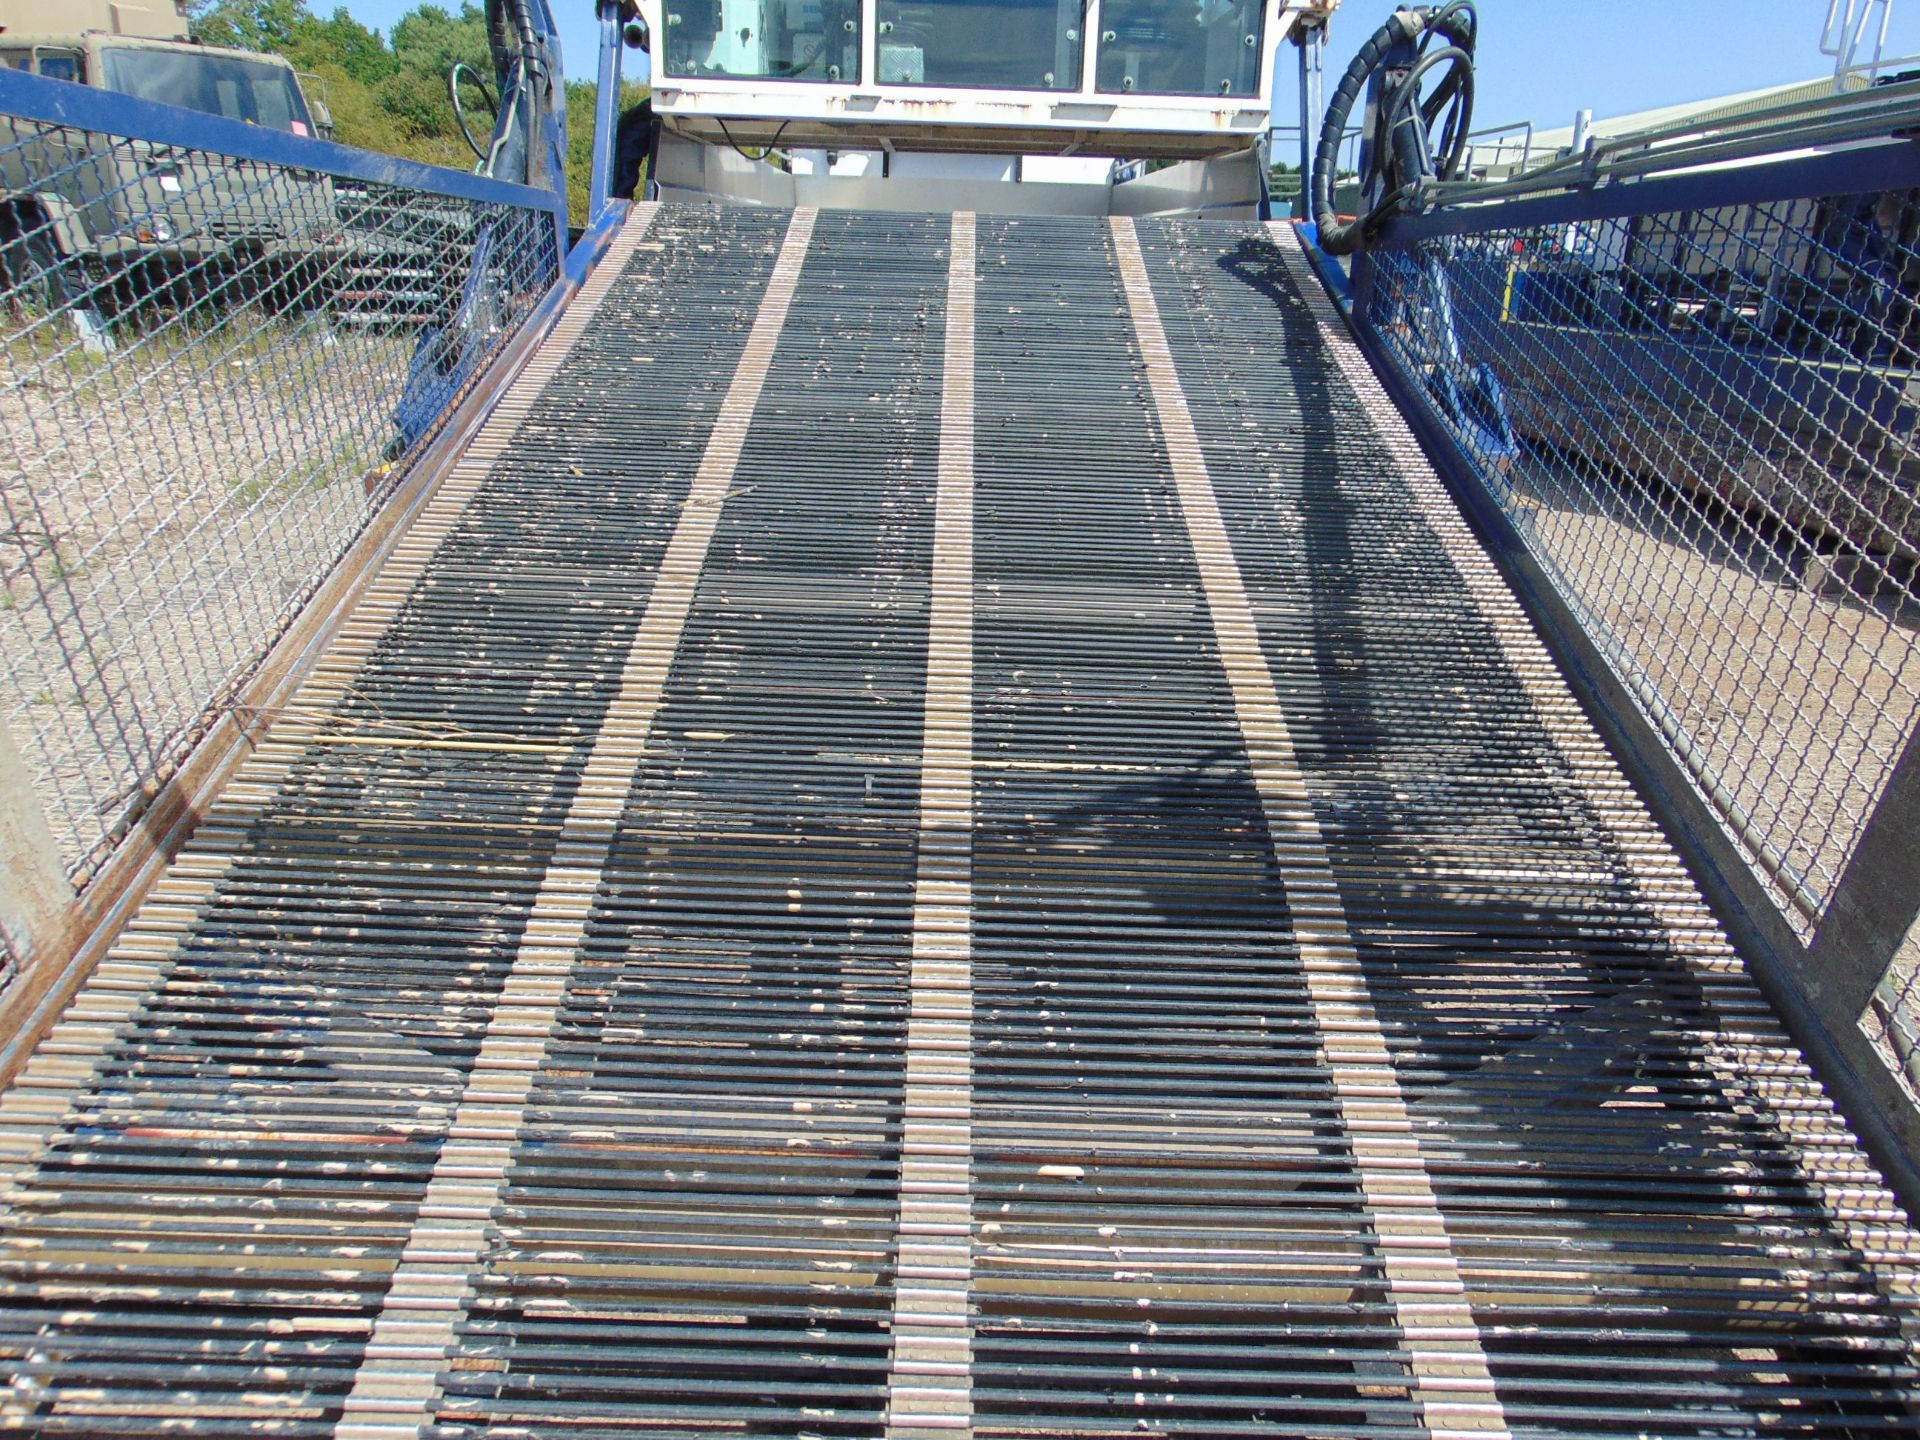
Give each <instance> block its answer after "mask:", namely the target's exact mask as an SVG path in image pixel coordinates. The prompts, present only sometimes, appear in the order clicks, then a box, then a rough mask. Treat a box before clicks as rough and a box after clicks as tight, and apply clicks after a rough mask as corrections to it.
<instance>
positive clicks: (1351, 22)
mask: <svg viewBox="0 0 1920 1440" xmlns="http://www.w3.org/2000/svg"><path fill="white" fill-rule="evenodd" d="M310 3H311V5H312V8H313V9H314V10H316V11H319V12H321V13H326V12H327V11H329V10H331V9H332V8H333V4H334V3H344V4H345V6H346V8H347V10H349V11H350V12H351V13H352V14H353V15H355V16H357V17H358V18H359V19H360V20H361V21H362V23H364V24H368V25H374V26H378V27H379V28H381V29H382V30H384V29H386V28H387V27H388V26H390V25H391V24H392V23H393V22H394V20H395V19H396V18H397V17H399V16H401V15H403V14H405V13H406V12H407V11H408V10H410V9H412V8H413V5H414V3H415V0H310ZM440 3H441V4H443V5H446V6H447V7H448V8H450V9H451V8H454V7H455V6H457V5H458V3H459V0H440ZM552 3H553V8H554V12H555V14H556V15H558V16H559V17H560V27H561V43H562V48H563V50H564V52H565V55H566V62H567V73H568V74H569V75H571V76H573V77H574V78H576V79H585V78H590V77H591V76H592V74H593V71H594V66H595V60H596V53H597V52H596V47H597V45H598V44H599V39H598V32H597V30H596V28H595V25H594V21H593V4H592V0H552ZM1392 8H1393V5H1392V0H1346V4H1345V5H1344V6H1343V7H1342V8H1341V11H1340V13H1339V14H1338V15H1337V16H1335V17H1334V24H1333V38H1332V44H1331V48H1330V50H1329V52H1328V64H1329V68H1330V69H1331V70H1333V71H1335V72H1336V73H1337V72H1338V71H1339V70H1341V69H1344V68H1345V67H1346V63H1347V61H1348V60H1349V59H1351V58H1352V55H1353V52H1354V51H1355V50H1356V49H1358V48H1359V46H1360V44H1361V42H1362V41H1363V40H1364V39H1365V38H1366V34H1367V33H1368V32H1370V31H1371V30H1372V28H1373V27H1374V26H1375V25H1376V24H1378V23H1379V22H1380V21H1381V20H1382V19H1384V18H1385V17H1386V16H1387V14H1388V13H1389V12H1390V11H1391V10H1392ZM1826 13H1827V6H1826V0H1481V3H1480V15H1481V27H1482V31H1483V39H1482V41H1481V47H1480V97H1479V104H1478V106H1477V109H1476V115H1477V117H1478V121H1479V123H1482V124H1489V125H1492V124H1504V123H1506V122H1509V121H1520V120H1528V119H1531V120H1533V121H1535V122H1536V123H1537V124H1539V125H1541V126H1543V127H1548V128H1551V127H1553V126H1558V125H1566V124H1571V123H1572V120H1573V112H1574V111H1575V110H1578V109H1580V108H1582V107H1588V108H1591V109H1592V110H1593V111H1594V113H1595V114H1596V115H1599V116H1601V117H1603V118H1604V117H1606V116H1608V115H1619V114H1625V113H1627V112H1630V111H1634V110H1646V109H1651V108H1652V107H1654V106H1657V105H1672V104H1677V103H1679V102H1681V101H1683V100H1700V99H1704V98H1706V97H1708V96H1711V95H1724V94H1727V93H1729V92H1731V91H1735V90H1751V89H1754V88H1757V87H1758V86H1762V85H1771V84H1774V83H1777V82H1782V81H1788V80H1805V79H1810V78H1812V77H1813V76H1816V75H1820V74H1823V73H1826V72H1827V71H1829V70H1830V69H1831V66H1832V63H1833V62H1832V61H1830V60H1827V59H1825V58H1824V57H1822V56H1821V55H1820V53H1819V49H1818V42H1819V31H1820V24H1821V22H1822V21H1823V20H1824V19H1825V18H1826ZM1889 48H1890V49H1891V50H1892V51H1893V53H1895V54H1900V55H1911V54H1916V53H1920V0H1896V3H1895V5H1894V20H1893V34H1892V37H1891V40H1890V45H1889ZM1290 56H1291V52H1288V53H1287V54H1283V56H1282V61H1283V65H1284V64H1285V63H1286V62H1288V61H1289V60H1290ZM629 58H630V59H637V58H638V57H634V56H632V55H631V52H629ZM631 73H632V71H631V69H630V70H629V74H631ZM1298 103H1299V102H1298V101H1297V100H1296V99H1295V98H1294V86H1293V78H1292V75H1291V73H1290V72H1289V73H1285V74H1283V75H1282V77H1281V82H1280V93H1279V97H1278V103H1277V104H1276V106H1275V110H1276V112H1277V114H1278V115H1279V117H1280V118H1282V119H1283V120H1285V121H1290V120H1291V119H1292V118H1293V116H1294V115H1295V113H1296V108H1297V106H1298Z"/></svg>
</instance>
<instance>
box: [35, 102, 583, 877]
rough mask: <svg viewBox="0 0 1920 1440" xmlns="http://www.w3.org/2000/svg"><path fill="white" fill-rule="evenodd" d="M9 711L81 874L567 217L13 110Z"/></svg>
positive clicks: (131, 816) (421, 435)
mask: <svg viewBox="0 0 1920 1440" xmlns="http://www.w3.org/2000/svg"><path fill="white" fill-rule="evenodd" d="M0 181H3V182H4V185H5V193H6V195H7V196H8V197H10V198H8V199H7V200H6V201H5V203H4V204H0V262H3V263H0V330H3V333H4V344H0V432H3V433H4V440H5V449H4V451H0V499H3V501H4V506H5V510H4V525H5V529H4V531H3V532H0V579H3V582H4V590H3V591H0V607H4V610H3V611H0V706H3V707H4V713H5V715H6V718H7V720H8V721H9V722H10V723H11V724H12V725H13V727H14V735H15V737H16V739H17V741H18V743H19V746H20V749H21V751H22V754H23V756H24V757H25V759H26V762H27V764H28V766H29V767H30V769H32V770H33V771H34V773H35V774H36V777H37V781H38V785H39V791H40V795H41V797H42V800H43V803H44V805H45V808H46V811H47V815H48V818H49V821H50V822H51V824H52V826H53V829H54V832H55V835H56V837H57V838H58V839H59V841H60V842H61V844H62V846H63V849H64V853H65V858H66V860H67V863H68V866H69V868H70V871H71V873H72V874H73V875H74V877H75V878H76V880H78V881H81V882H84V881H85V880H86V878H87V877H88V876H89V875H90V874H91V873H92V872H93V871H94V870H95V869H96V868H97V867H98V865H99V864H100V863H101V861H102V860H103V859H104V858H105V857H106V856H107V855H109V854H110V853H111V852H112V849H113V847H114V845H115V844H116V843H117V841H118V840H119V838H120V837H121V836H122V835H123V834H124V833H125V832H126V830H127V828H128V826H129V825H130V824H132V823H133V822H134V820H135V819H136V818H137V817H138V815H139V813H140V811H141V809H142V807H143V805H144V804H145V803H146V802H147V800H148V799H150V798H151V797H152V796H153V795H154V794H155V793H156V792H157V790H158V788H159V786H160V785H161V784H162V783H163V782H164V780H165V779H166V777H167V776H168V775H169V773H171V771H172V770H173V768H174V767H176V766H177V765H178V763H179V762H180V760H181V759H182V758H183V757H184V755H185V754H186V753H187V751H188V750H189V749H190V748H191V746H192V745H193V743H194V742H195V740H196V739H197V738H198V737H199V736H200V735H201V734H202V733H204V731H205V729H206V727H207V726H208V725H209V724H210V723H211V721H212V720H213V719H214V718H216V717H217V716H218V715H219V714H220V713H221V708H222V707H223V706H224V705H226V704H227V703H229V701H230V699H231V697H232V695H233V692H234V691H235V689H236V687H237V686H238V685H239V684H240V682H242V681H243V680H244V679H245V678H246V676H247V675H248V674H249V672H250V671H251V669H252V668H253V667H254V666H255V665H256V664H257V663H258V661H259V660H260V659H261V658H262V657H263V656H264V654H265V653H266V651H267V650H268V648H269V647H270V646H271V644H272V643H273V641H274V640H275V639H276V638H277V637H278V635H279V634H280V633H281V632H282V631H283V629H284V628H285V626H286V625H287V623H288V622H289V621H290V620H291V619H292V617H293V616H294V615H295V614H296V613H297V612H298V610H299V608H300V606H301V605H302V603H303V602H304V601H305V600H306V598H307V597H308V596H309V595H310V594H311V593H312V592H313V590H314V589H315V587H316V586H317V585H318V584H319V582H320V581H321V580H322V579H323V578H324V576H325V575H326V573H327V571H328V570H329V568H330V567H331V566H332V565H333V563H334V562H335V561H336V560H337V559H338V558H339V556H340V555H341V554H342V553H343V551H344V550H345V548H346V547H347V546H348V544H350V543H351V541H352V540H353V538H354V537H355V535H356V534H357V533H358V532H359V531H360V529H361V528H362V526H363V525H364V524H365V523H366V521H367V519H368V518H369V517H370V516H371V515H372V513H373V512H374V511H375V509H376V508H377V507H378V506H379V505H380V504H381V502H382V501H383V499H384V498H385V497H386V495H387V494H388V493H389V492H390V491H391V489H392V488H393V486H394V484H395V483H396V481H397V479H398V477H399V476H400V475H401V474H402V473H403V472H404V471H405V469H406V467H407V464H408V463H409V461H410V460H411V459H412V458H413V457H415V456H416V455H417V454H418V453H419V452H420V451H421V449H422V447H423V446H424V445H425V443H426V442H427V440H428V439H429V438H431V436H432V434H433V433H434V432H435V429H436V427H437V425H438V424H439V422H440V420H441V419H442V417H444V415H445V414H446V413H447V411H448V409H449V408H450V406H451V405H452V404H453V403H454V402H455V401H456V400H457V399H459V398H460V397H461V396H462V395H463V394H464V393H465V392H466V390H467V389H468V388H470V387H471V385H472V384H473V383H474V381H475V379H476V377H477V376H478V374H479V373H480V372H481V370H482V369H483V368H484V366H485V364H486V362H487V361H488V360H489V359H490V358H491V357H492V356H493V355H494V354H495V353H497V351H498V350H499V349H500V347H501V346H502V345H504V343H505V342H506V340H507V339H508V338H509V337H510V336H511V335H512V333H513V331H514V330H515V328H516V327H517V325H518V324H519V322H520V320H521V319H522V318H523V317H524V316H525V315H526V313H527V312H528V311H529V309H530V308H531V307H532V305H533V304H534V303H535V302H536V301H537V300H538V299H539V297H540V296H541V295H542V294H543V293H544V292H545V291H546V289H547V288H548V287H549V285H550V284H551V283H552V282H553V280H554V278H555V277H556V275H557V273H558V251H557V241H556V233H555V229H554V221H553V214H552V212H551V211H550V210H545V209H539V208H534V207H527V206H521V205H517V204H504V203H492V202H489V201H483V200H475V199H470V198H459V197H456V196H454V195H451V194H436V193H431V192H429V191H426V190H420V189H413V188H409V187H405V186H400V185H387V184H373V183H366V182H364V181H357V180H349V179H344V178H336V177H335V176H333V175H330V174H328V173H325V172H324V171H320V170H313V169H302V168H294V167H292V166H290V165H283V164H269V163H264V162H262V161H258V160H253V159H242V158H237V157H235V156H232V155H227V154H222V153H216V152H213V151H205V150H192V149H186V148H182V147H180V146H178V145H163V144H158V143H153V142H150V141H147V140H143V139H135V138H127V137H125V136H120V135H111V134H106V133H101V132H98V131H90V130H81V129H76V128H72V127H68V126H63V125H53V124H47V123H41V122H38V121H31V120H26V119H21V118H18V117H14V116H8V115H4V114H0Z"/></svg>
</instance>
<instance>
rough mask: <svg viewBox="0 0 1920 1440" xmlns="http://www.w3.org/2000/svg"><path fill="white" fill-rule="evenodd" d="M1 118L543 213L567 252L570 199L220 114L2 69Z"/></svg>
mask: <svg viewBox="0 0 1920 1440" xmlns="http://www.w3.org/2000/svg"><path fill="white" fill-rule="evenodd" d="M0 114H7V115H14V116H18V117H19V118H20V119H23V120H31V121H37V122H40V123H43V124H48V125H67V126H71V127H73V128H74V129H78V130H93V131H98V132H100V133H103V134H108V135H119V136H123V137H125V138H128V139H135V140H143V141H147V142H150V143H152V144H155V145H177V146H180V147H181V148H182V149H189V150H208V151H214V152H217V153H219V154H222V155H230V156H232V157H234V158H235V159H239V160H256V161H259V162H261V163H263V164H267V165H281V166H286V167H289V168H292V169H298V170H317V171H321V172H324V173H325V174H328V175H335V176H340V177H342V178H345V179H349V180H360V181H365V182H366V183H368V184H373V185H392V186H398V187H402V188H405V189H409V190H420V191H425V192H427V193H428V194H433V195H446V196H450V197H453V198H455V199H460V200H474V201H480V202H483V203H487V204H494V205H512V206H516V207H519V208H521V209H527V210H543V211H546V212H547V213H548V214H550V215H552V216H553V223H554V233H555V236H556V245H557V253H559V254H561V255H565V254H566V253H567V200H566V194H565V192H564V191H552V190H541V189H537V188H535V187H533V186H530V185H516V184H513V183H511V182H510V181H505V180H494V179H491V178H489V177H487V176H484V175H470V174H467V173H466V172H465V171H462V170H452V169H448V168H446V167H444V166H440V165H423V164H421V163H420V162H419V161H417V160H403V159H401V158H399V157H398V156H394V155H376V154H374V153H373V152H372V151H370V150H356V149H354V148H353V147H352V146H350V145H338V144H335V143H334V142H333V141H331V140H321V139H318V138H317V137H315V136H311V135H291V134H288V133H287V132H285V131H282V130H273V129H269V128H267V127H266V126H263V125H249V124H247V123H246V122H245V121H241V120H229V119H227V118H226V117H225V116H222V115H203V114H202V113H200V112H199V111H198V110H186V109H182V108H181V107H179V106H177V105H162V104H159V103H157V102H155V101H152V100H139V99H135V98H134V97H133V96H130V95H116V94H114V93H112V92H111V91H107V90H96V89H94V88H93V87H92V86H89V85H76V84H74V83H72V82H71V81H67V80H47V79H43V78H42V77H40V76H38V75H27V74H23V73H21V72H20V71H18V70H8V69H4V68H0Z"/></svg>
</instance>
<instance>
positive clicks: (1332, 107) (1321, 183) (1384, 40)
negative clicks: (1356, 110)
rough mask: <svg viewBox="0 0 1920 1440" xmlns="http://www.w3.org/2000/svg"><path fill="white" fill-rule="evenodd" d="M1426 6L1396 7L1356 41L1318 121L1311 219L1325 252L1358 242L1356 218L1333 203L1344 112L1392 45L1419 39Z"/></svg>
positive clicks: (1345, 250)
mask: <svg viewBox="0 0 1920 1440" xmlns="http://www.w3.org/2000/svg"><path fill="white" fill-rule="evenodd" d="M1426 23H1427V15H1426V11H1424V10H1396V11H1395V12H1394V13H1393V15H1392V17H1391V18H1389V19H1388V21H1387V23H1386V24H1384V25H1382V26H1381V27H1380V28H1379V29H1378V30H1376V31H1374V32H1373V37H1372V38H1371V39H1369V40H1368V41H1367V43H1366V44H1365V45H1362V46H1361V47H1360V53H1359V54H1358V55H1355V56H1354V57H1353V63H1352V64H1351V65H1349V66H1347V73H1346V74H1344V75H1342V76H1341V77H1340V83H1339V85H1338V86H1336V87H1335V89H1334V92H1333V100H1332V101H1331V102H1330V103H1329V104H1328V106H1327V118H1326V120H1325V122H1324V123H1322V125H1321V126H1320V144H1319V145H1318V147H1316V149H1315V151H1314V156H1313V223H1314V224H1315V225H1316V226H1318V227H1319V231H1320V248H1321V249H1322V250H1324V251H1326V252H1327V254H1329V255H1350V254H1352V253H1353V252H1354V251H1355V250H1357V249H1359V248H1360V238H1361V229H1360V223H1359V222H1358V221H1355V222H1354V223H1352V224H1342V223H1341V222H1340V217H1339V215H1338V214H1337V213H1335V211H1334V208H1333V181H1334V172H1335V170H1336V168H1337V167H1338V165H1339V160H1340V142H1341V140H1342V139H1344V138H1345V137H1346V133H1347V117H1348V116H1350V115H1352V114H1353V106H1354V102H1355V101H1356V100H1358V99H1359V98H1360V93H1361V91H1363V90H1365V89H1366V86H1367V80H1368V78H1369V77H1370V76H1371V75H1372V74H1373V72H1374V71H1375V70H1377V69H1379V68H1380V66H1381V64H1382V63H1383V62H1384V61H1385V60H1386V58H1387V55H1388V54H1389V53H1390V52H1391V51H1392V50H1393V48H1394V46H1396V45H1399V44H1401V43H1402V42H1404V41H1409V40H1414V39H1417V38H1418V37H1419V35H1420V32H1421V31H1422V30H1424V29H1425V28H1426Z"/></svg>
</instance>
